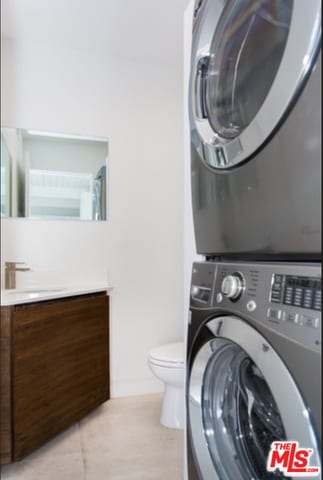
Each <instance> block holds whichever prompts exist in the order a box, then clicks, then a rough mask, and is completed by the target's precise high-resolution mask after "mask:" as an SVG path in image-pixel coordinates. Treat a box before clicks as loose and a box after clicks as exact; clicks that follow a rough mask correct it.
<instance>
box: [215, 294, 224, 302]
mask: <svg viewBox="0 0 323 480" xmlns="http://www.w3.org/2000/svg"><path fill="white" fill-rule="evenodd" d="M222 300H223V295H222V293H218V294H217V296H216V301H217V302H218V303H221V302H222Z"/></svg>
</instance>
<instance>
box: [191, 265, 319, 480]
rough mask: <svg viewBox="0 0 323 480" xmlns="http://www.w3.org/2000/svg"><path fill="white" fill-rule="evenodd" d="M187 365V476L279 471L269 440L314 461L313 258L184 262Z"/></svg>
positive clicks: (257, 475)
mask: <svg viewBox="0 0 323 480" xmlns="http://www.w3.org/2000/svg"><path fill="white" fill-rule="evenodd" d="M187 366H188V368H187V382H186V402H187V404H186V406H187V445H188V448H187V460H188V462H187V463H188V478H189V480H237V479H239V480H260V479H261V480H273V479H281V478H286V477H285V476H284V475H283V474H282V473H281V472H280V473H279V472H273V473H269V472H268V471H267V468H266V465H267V458H268V454H269V450H270V446H271V443H272V442H273V441H298V442H299V446H300V447H302V448H311V449H312V450H313V453H312V455H311V457H310V466H311V467H319V468H321V458H320V451H321V449H320V446H321V386H320V381H321V265H318V264H311V265H306V264H291V263H285V264H283V263H263V264H258V263H255V264H252V263H244V262H237V263H224V262H223V263H222V262H219V263H213V262H201V263H194V264H193V273H192V287H191V319H190V323H189V328H188V344H187ZM295 477H296V475H295V476H293V477H288V478H295ZM297 478H299V477H297ZM302 478H306V479H307V478H313V477H310V476H305V477H304V476H303V477H302ZM315 478H320V477H315Z"/></svg>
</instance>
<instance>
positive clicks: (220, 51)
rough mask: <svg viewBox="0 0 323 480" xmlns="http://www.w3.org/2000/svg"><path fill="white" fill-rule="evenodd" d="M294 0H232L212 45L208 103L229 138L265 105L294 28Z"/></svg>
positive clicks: (216, 124)
mask: <svg viewBox="0 0 323 480" xmlns="http://www.w3.org/2000/svg"><path fill="white" fill-rule="evenodd" d="M292 11H293V0H284V1H279V0H244V1H229V2H227V5H226V7H225V8H224V10H223V13H222V15H221V18H220V21H219V23H218V27H217V29H216V32H215V35H214V38H213V40H212V44H211V48H210V60H209V68H208V79H209V81H208V82H207V90H206V108H207V113H208V119H209V122H210V124H211V126H212V128H213V129H214V130H215V132H217V133H219V134H220V135H221V136H222V137H224V138H228V139H231V138H235V137H237V136H238V135H240V133H241V132H242V131H243V130H244V129H245V128H246V127H247V126H248V125H249V124H250V122H251V121H252V120H253V118H254V117H255V116H256V114H257V113H258V111H259V110H260V108H261V106H262V104H263V102H264V101H265V99H266V97H267V95H268V93H269V90H270V89H271V86H272V84H273V81H274V79H275V77H276V74H277V70H278V67H279V65H280V63H281V60H282V57H283V53H284V50H285V46H286V43H287V38H288V34H289V29H290V24H291V18H292Z"/></svg>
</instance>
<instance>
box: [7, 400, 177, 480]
mask: <svg viewBox="0 0 323 480" xmlns="http://www.w3.org/2000/svg"><path fill="white" fill-rule="evenodd" d="M161 402H162V396H161V395H160V394H156V395H145V396H140V397H127V398H120V399H113V400H110V401H109V402H106V403H105V404H103V405H102V406H101V407H99V408H98V409H96V410H95V411H94V412H92V413H91V414H90V415H88V416H87V417H86V418H85V419H83V420H82V421H81V422H79V423H78V424H76V425H74V426H73V427H71V428H70V429H69V430H67V431H66V432H64V433H62V434H61V435H59V436H58V437H56V438H55V439H54V440H52V441H50V442H48V443H47V444H46V445H44V446H43V447H41V448H40V449H39V450H37V451H36V452H35V453H33V454H31V455H29V456H28V457H26V458H25V459H24V460H22V461H20V462H17V463H15V464H12V465H6V466H4V467H2V469H1V479H2V480H182V479H183V432H182V431H181V430H173V429H169V428H165V427H162V426H161V425H160V423H159V411H160V407H161Z"/></svg>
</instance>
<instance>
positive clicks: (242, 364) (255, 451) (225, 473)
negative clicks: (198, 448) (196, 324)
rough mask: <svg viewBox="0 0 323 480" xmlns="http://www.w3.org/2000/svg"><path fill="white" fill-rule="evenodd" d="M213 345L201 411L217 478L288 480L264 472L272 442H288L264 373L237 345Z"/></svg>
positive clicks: (219, 343)
mask: <svg viewBox="0 0 323 480" xmlns="http://www.w3.org/2000/svg"><path fill="white" fill-rule="evenodd" d="M212 343H213V345H212V344H211V345H210V347H211V349H212V350H213V349H214V352H215V353H214V354H213V356H212V357H211V359H210V361H209V363H208V365H207V368H206V371H205V374H204V387H203V392H202V412H203V424H204V432H205V435H206V439H207V443H208V448H209V452H210V455H211V457H212V461H213V464H214V466H215V469H216V471H217V473H218V477H219V478H220V479H231V478H239V479H241V480H259V479H261V480H273V479H281V478H286V477H285V476H284V475H283V474H282V472H279V471H277V472H274V473H270V472H268V471H267V470H266V462H267V457H268V452H269V451H270V446H271V443H272V442H274V441H282V440H286V434H285V430H284V426H283V422H282V419H281V417H280V414H279V410H278V408H277V405H276V402H275V400H274V397H273V395H272V393H271V391H270V388H269V386H268V384H267V383H266V380H265V378H264V376H263V374H262V373H261V371H260V370H259V368H258V367H257V366H256V365H255V364H254V363H253V361H252V360H251V358H250V357H248V355H247V354H246V352H245V351H243V350H242V349H241V348H240V347H239V346H238V345H236V344H234V343H232V342H230V341H227V340H223V339H216V340H213V342H212ZM214 372H218V375H214ZM235 475H236V476H235Z"/></svg>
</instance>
